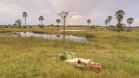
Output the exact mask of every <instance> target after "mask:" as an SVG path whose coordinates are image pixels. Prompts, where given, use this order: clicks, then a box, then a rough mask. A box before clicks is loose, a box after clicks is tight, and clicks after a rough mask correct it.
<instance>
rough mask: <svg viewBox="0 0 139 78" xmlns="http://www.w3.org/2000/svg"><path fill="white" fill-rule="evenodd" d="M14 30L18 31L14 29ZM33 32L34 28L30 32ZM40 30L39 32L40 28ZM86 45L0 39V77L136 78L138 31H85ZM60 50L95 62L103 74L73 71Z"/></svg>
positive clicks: (138, 62) (16, 38)
mask: <svg viewBox="0 0 139 78" xmlns="http://www.w3.org/2000/svg"><path fill="white" fill-rule="evenodd" d="M16 30H17V31H18V29H16ZM34 30H36V29H34ZM41 31H43V30H42V29H41ZM68 34H74V35H83V36H85V35H86V34H89V37H90V36H91V37H90V38H89V43H76V42H71V41H65V42H63V41H60V40H58V41H50V40H46V39H40V38H32V37H30V38H20V37H11V36H0V78H138V77H139V44H138V43H139V36H138V35H139V32H138V31H133V32H120V33H118V32H113V31H109V30H99V29H97V30H96V29H92V30H91V29H89V30H87V31H86V32H68ZM63 51H72V52H75V54H76V56H77V57H83V58H90V59H91V60H93V61H96V62H99V63H100V64H101V65H102V67H103V71H102V72H101V73H99V74H96V73H94V72H92V71H90V70H86V69H84V70H81V69H77V68H75V67H74V66H72V65H70V64H66V63H65V62H61V61H59V60H58V58H57V56H58V54H59V53H61V52H63Z"/></svg>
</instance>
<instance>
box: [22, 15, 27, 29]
mask: <svg viewBox="0 0 139 78" xmlns="http://www.w3.org/2000/svg"><path fill="white" fill-rule="evenodd" d="M22 14H23V18H24V19H25V27H26V19H27V17H28V14H27V12H23V13H22Z"/></svg>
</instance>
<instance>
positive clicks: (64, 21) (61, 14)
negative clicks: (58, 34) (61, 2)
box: [58, 11, 69, 40]
mask: <svg viewBox="0 0 139 78" xmlns="http://www.w3.org/2000/svg"><path fill="white" fill-rule="evenodd" d="M58 15H59V16H60V17H61V19H62V21H63V25H64V26H63V32H64V33H63V34H64V35H63V39H64V40H65V26H66V21H67V19H68V17H69V12H66V11H62V12H61V13H59V14H58Z"/></svg>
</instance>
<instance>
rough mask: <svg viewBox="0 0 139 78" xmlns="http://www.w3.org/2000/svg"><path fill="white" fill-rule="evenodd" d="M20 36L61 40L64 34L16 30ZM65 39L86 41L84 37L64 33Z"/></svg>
mask: <svg viewBox="0 0 139 78" xmlns="http://www.w3.org/2000/svg"><path fill="white" fill-rule="evenodd" d="M17 34H18V35H19V36H20V37H37V38H44V39H48V40H63V37H64V35H62V34H39V33H33V32H17ZM65 40H70V41H74V42H88V40H87V38H86V37H82V36H73V35H65Z"/></svg>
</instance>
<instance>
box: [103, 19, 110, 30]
mask: <svg viewBox="0 0 139 78" xmlns="http://www.w3.org/2000/svg"><path fill="white" fill-rule="evenodd" d="M104 23H105V24H106V28H107V25H108V23H109V21H108V19H106V20H105V21H104Z"/></svg>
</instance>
